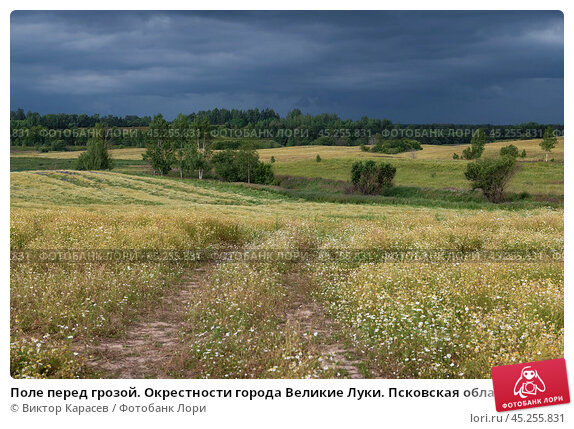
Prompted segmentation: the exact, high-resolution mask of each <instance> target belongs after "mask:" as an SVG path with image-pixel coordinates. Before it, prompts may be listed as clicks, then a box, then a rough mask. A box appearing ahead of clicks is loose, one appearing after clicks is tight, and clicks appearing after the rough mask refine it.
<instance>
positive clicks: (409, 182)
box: [10, 138, 564, 199]
mask: <svg viewBox="0 0 574 429" xmlns="http://www.w3.org/2000/svg"><path fill="white" fill-rule="evenodd" d="M511 143H512V144H515V145H516V146H517V147H518V148H519V150H522V149H526V151H527V155H528V156H527V157H526V158H524V159H522V158H520V159H519V163H518V171H517V173H516V175H515V176H514V177H513V178H512V180H511V182H510V184H509V186H508V191H509V192H511V193H521V192H528V193H529V194H532V195H535V196H536V195H538V196H550V197H551V198H550V199H555V198H558V199H561V198H562V196H563V194H564V192H563V188H564V182H563V177H564V164H563V162H561V161H562V160H563V159H564V138H560V139H559V144H558V145H557V147H556V148H555V149H554V150H553V152H552V154H551V157H552V158H554V159H555V160H556V162H548V163H545V162H540V161H541V160H542V159H543V157H544V153H543V152H542V150H541V149H540V147H539V145H538V144H539V143H540V140H518V141H512V142H497V143H489V144H487V145H486V149H485V156H496V155H497V154H498V151H499V150H500V148H501V147H502V146H506V145H508V144H511ZM464 147H466V146H447V147H445V146H431V145H423V150H422V151H419V152H417V153H416V159H412V158H411V154H406V153H403V154H398V155H382V154H374V153H368V152H362V151H361V150H360V148H358V147H338V146H337V147H334V146H297V147H285V148H276V149H261V150H259V154H260V157H261V159H262V160H264V161H269V160H270V159H271V156H273V157H274V158H275V160H276V162H275V163H274V164H273V171H274V172H275V174H278V175H284V176H299V177H307V178H323V179H330V180H343V181H348V180H349V175H350V170H351V165H352V164H353V162H355V161H356V160H357V159H374V160H376V161H387V162H391V163H392V164H393V165H395V166H396V167H397V175H396V178H395V184H396V185H397V186H402V187H418V188H430V189H449V190H466V189H468V188H469V186H468V182H467V181H466V179H465V178H464V170H465V168H466V164H467V162H468V161H464V160H453V159H452V153H453V152H455V151H456V152H458V153H461V152H462V149H464ZM110 152H111V155H112V158H113V159H114V162H115V167H114V171H117V172H121V173H131V174H142V173H145V174H149V173H150V172H151V171H150V169H149V167H148V166H147V165H146V164H145V163H144V162H143V161H142V158H141V155H142V154H143V152H144V149H140V148H126V149H113V150H111V151H110ZM317 154H319V155H320V156H321V158H322V161H321V162H316V160H315V157H316V156H317ZM78 155H79V152H47V153H34V154H30V152H29V151H25V152H14V153H12V154H11V159H10V169H11V171H27V170H44V169H46V170H62V169H69V168H73V167H74V165H75V163H74V160H75V159H76V158H77V157H78ZM546 199H549V198H546Z"/></svg>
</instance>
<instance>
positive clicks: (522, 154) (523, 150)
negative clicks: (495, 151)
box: [520, 149, 526, 158]
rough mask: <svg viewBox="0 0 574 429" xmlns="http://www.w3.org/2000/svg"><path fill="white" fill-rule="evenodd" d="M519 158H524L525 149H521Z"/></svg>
mask: <svg viewBox="0 0 574 429" xmlns="http://www.w3.org/2000/svg"><path fill="white" fill-rule="evenodd" d="M520 158H526V149H522V153H521V154H520Z"/></svg>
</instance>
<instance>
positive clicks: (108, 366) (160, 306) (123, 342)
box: [86, 267, 207, 378]
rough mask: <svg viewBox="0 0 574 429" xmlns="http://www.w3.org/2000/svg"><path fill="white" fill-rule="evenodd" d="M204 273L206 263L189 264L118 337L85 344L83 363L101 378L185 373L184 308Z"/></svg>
mask: <svg viewBox="0 0 574 429" xmlns="http://www.w3.org/2000/svg"><path fill="white" fill-rule="evenodd" d="M206 273H207V268H206V267H199V268H195V269H193V268H192V269H191V270H190V272H189V274H187V275H186V276H184V277H183V278H182V279H181V280H180V282H179V285H177V286H175V287H173V288H170V290H168V291H167V292H166V294H165V295H164V296H162V297H161V298H160V299H159V301H158V303H157V304H156V305H155V306H154V307H153V308H149V309H146V310H145V311H144V312H143V313H142V314H141V315H140V316H139V317H138V320H137V321H136V322H135V323H133V324H131V325H129V326H128V327H127V328H126V333H125V335H123V336H122V337H121V338H102V339H99V342H97V343H96V344H94V345H88V346H86V347H87V350H86V351H87V352H88V354H89V358H88V360H87V361H86V365H87V367H88V368H90V369H91V370H93V371H94V372H96V373H97V374H98V375H100V376H102V377H105V378H175V377H185V374H184V373H182V368H183V362H184V360H185V358H186V356H185V354H186V352H187V349H186V344H185V342H184V339H183V336H182V333H183V332H184V329H185V327H186V325H187V323H188V320H187V312H186V310H187V308H188V304H189V301H190V299H191V296H192V293H193V291H194V289H197V288H198V287H199V285H200V283H201V280H202V279H203V277H204V276H205V275H206Z"/></svg>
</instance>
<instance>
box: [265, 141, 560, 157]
mask: <svg viewBox="0 0 574 429" xmlns="http://www.w3.org/2000/svg"><path fill="white" fill-rule="evenodd" d="M541 141H542V140H541V139H535V140H516V141H503V142H494V143H487V144H486V146H485V150H484V154H483V156H486V157H495V156H498V152H499V151H500V148H501V147H503V146H508V145H509V144H513V145H515V146H516V147H518V150H519V151H520V152H522V150H523V149H526V155H527V156H526V158H524V160H525V161H538V160H542V159H544V154H545V152H544V151H543V150H542V149H541V148H540V146H539V144H540V142H541ZM422 147H423V150H422V151H417V152H415V153H414V156H415V158H416V159H421V160H438V161H441V160H452V154H453V153H455V152H456V153H457V154H458V155H459V156H460V155H461V154H462V151H463V150H464V149H465V148H466V147H468V145H454V146H450V145H449V146H444V145H442V146H439V145H422ZM258 152H259V156H260V158H261V159H262V160H263V161H269V160H270V159H271V156H274V157H275V160H276V161H277V162H292V161H301V160H311V159H315V157H316V156H317V155H320V156H321V158H324V159H330V158H331V159H332V158H370V159H379V158H412V157H413V154H412V153H399V154H396V155H386V154H377V153H369V152H363V151H361V149H360V147H357V146H351V147H349V146H291V147H284V148H275V149H261V150H259V151H258ZM549 158H554V159H555V160H557V161H563V160H564V137H559V138H558V144H557V145H556V148H554V149H553V150H552V152H551V153H550V156H549ZM521 160H523V159H522V158H519V161H521Z"/></svg>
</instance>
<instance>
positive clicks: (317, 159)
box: [315, 154, 321, 162]
mask: <svg viewBox="0 0 574 429" xmlns="http://www.w3.org/2000/svg"><path fill="white" fill-rule="evenodd" d="M315 161H317V162H321V156H319V154H317V156H316V157H315Z"/></svg>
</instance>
